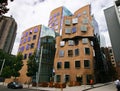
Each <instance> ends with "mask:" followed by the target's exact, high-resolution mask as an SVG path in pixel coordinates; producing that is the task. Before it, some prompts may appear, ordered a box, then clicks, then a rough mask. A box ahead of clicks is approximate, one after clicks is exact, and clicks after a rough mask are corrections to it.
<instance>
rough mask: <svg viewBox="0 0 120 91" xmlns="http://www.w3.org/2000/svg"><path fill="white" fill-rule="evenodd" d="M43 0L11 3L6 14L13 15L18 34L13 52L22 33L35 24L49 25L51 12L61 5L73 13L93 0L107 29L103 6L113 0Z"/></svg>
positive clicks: (24, 0)
mask: <svg viewBox="0 0 120 91" xmlns="http://www.w3.org/2000/svg"><path fill="white" fill-rule="evenodd" d="M40 1H41V0H14V1H13V2H10V3H9V6H8V7H9V8H10V11H9V12H8V14H6V15H12V16H13V17H14V18H15V20H16V22H17V24H18V30H17V36H16V40H15V44H14V48H13V52H12V53H13V54H16V53H17V51H16V50H18V46H19V41H20V38H21V33H22V32H23V31H25V30H26V29H27V28H30V27H32V26H35V25H39V24H43V25H45V26H47V25H48V19H49V15H50V12H51V11H52V10H53V9H55V8H57V7H60V6H65V7H66V8H68V9H69V10H70V11H71V12H72V13H74V12H75V11H76V10H78V9H79V8H81V7H83V6H85V5H86V4H89V3H90V2H92V3H93V4H92V6H93V13H94V14H95V18H96V20H97V21H98V25H99V27H100V30H102V29H103V30H104V28H105V29H106V25H105V19H104V14H103V8H104V7H106V6H108V5H110V4H111V3H112V0H45V1H44V2H43V3H40Z"/></svg>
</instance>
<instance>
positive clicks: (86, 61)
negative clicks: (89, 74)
mask: <svg viewBox="0 0 120 91" xmlns="http://www.w3.org/2000/svg"><path fill="white" fill-rule="evenodd" d="M84 67H85V68H89V67H90V60H84Z"/></svg>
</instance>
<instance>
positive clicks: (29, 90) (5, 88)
mask: <svg viewBox="0 0 120 91" xmlns="http://www.w3.org/2000/svg"><path fill="white" fill-rule="evenodd" d="M13 90H14V91H47V90H36V89H9V88H7V87H5V86H0V91H13Z"/></svg>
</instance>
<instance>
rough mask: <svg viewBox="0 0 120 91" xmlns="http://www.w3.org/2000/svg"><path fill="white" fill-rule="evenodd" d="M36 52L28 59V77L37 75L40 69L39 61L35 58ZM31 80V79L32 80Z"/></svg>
mask: <svg viewBox="0 0 120 91" xmlns="http://www.w3.org/2000/svg"><path fill="white" fill-rule="evenodd" d="M35 54H36V52H34V54H33V55H31V56H30V57H29V59H28V61H27V67H28V68H27V73H26V75H27V76H28V77H31V78H32V76H35V75H36V72H37V70H38V64H37V62H36V60H35V56H36V55H35ZM30 82H31V81H30Z"/></svg>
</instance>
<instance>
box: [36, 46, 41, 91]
mask: <svg viewBox="0 0 120 91" xmlns="http://www.w3.org/2000/svg"><path fill="white" fill-rule="evenodd" d="M42 50H43V46H41V52H40V60H38V62H39V66H38V72H37V78H36V81H37V85H36V86H37V87H36V88H37V91H38V85H39V78H40V77H39V76H40V68H41V60H42Z"/></svg>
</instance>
